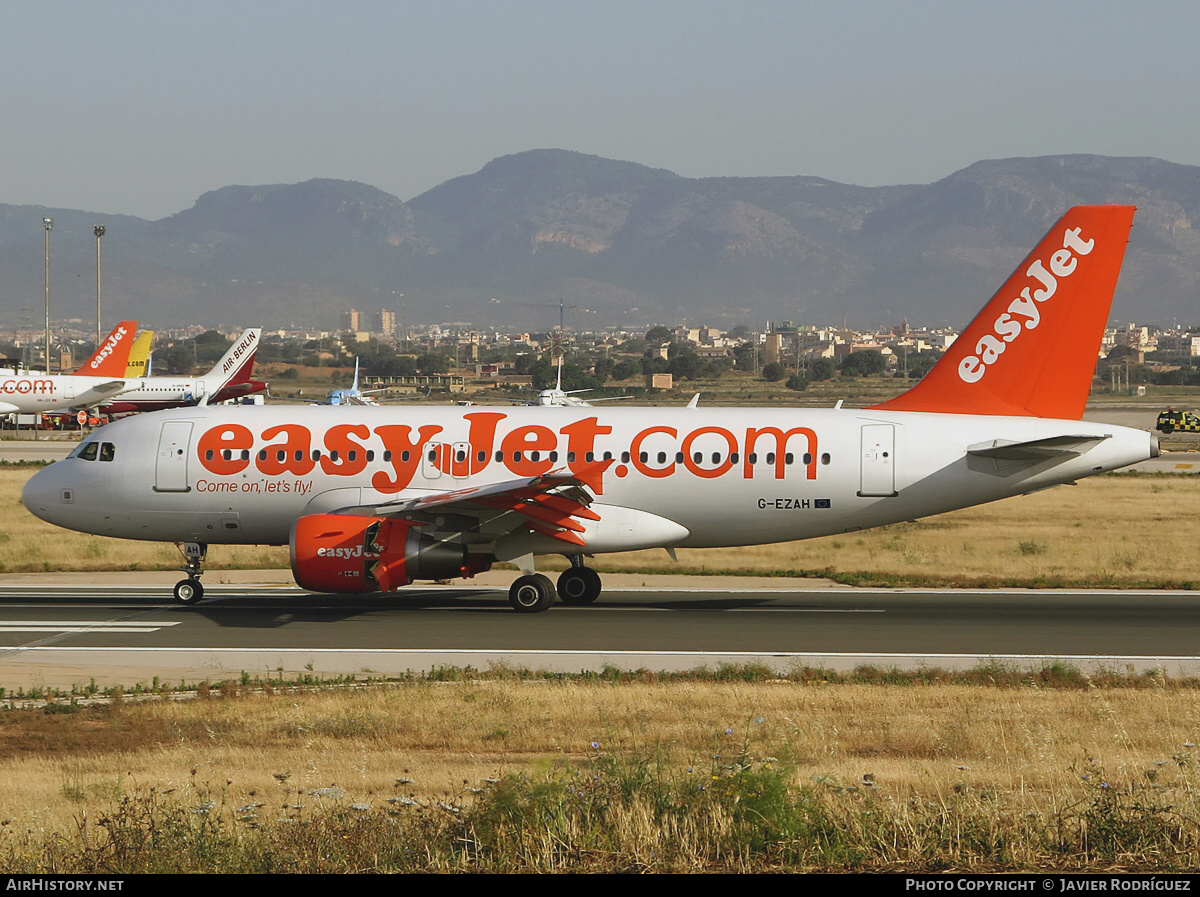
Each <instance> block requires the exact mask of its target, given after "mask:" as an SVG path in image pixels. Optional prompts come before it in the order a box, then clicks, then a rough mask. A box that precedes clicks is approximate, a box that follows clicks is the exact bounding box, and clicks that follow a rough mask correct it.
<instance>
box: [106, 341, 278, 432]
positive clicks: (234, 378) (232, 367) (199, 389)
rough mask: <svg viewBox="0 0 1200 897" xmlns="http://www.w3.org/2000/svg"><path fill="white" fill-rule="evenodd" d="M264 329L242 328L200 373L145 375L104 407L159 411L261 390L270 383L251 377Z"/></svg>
mask: <svg viewBox="0 0 1200 897" xmlns="http://www.w3.org/2000/svg"><path fill="white" fill-rule="evenodd" d="M261 333H262V331H261V330H259V329H257V328H251V329H250V330H246V331H243V332H242V335H241V336H239V337H238V338H237V339H235V340H234V341H233V345H231V346H230V347H229V351H228V352H226V353H225V355H224V357H222V358H221V360H220V361H218V362H217V363H216V364H215V365H213V367H212V370H210V371H209V372H208V373H207V374H204V375H203V376H201V377H145V378H143V379H142V380H141V386H139V387H138V388H137V389H132V390H129V391H128V392H124V393H122V394H121V396H120V398H118V399H116V400H115V401H112V402H106V403H105V404H104V407H103V408H102V409H101V410H103V411H104V412H106V413H108V414H125V413H127V412H133V411H159V410H162V409H165V408H180V407H185V406H190V405H197V404H201V405H203V404H216V403H217V402H224V401H225V400H226V399H240V398H241V397H242V396H247V395H250V394H251V393H255V392H262V391H263V390H265V389H266V388H267V384H266V383H264V382H263V381H262V380H251V379H250V376H251V374H253V372H254V355H255V353H256V352H258V337H259V335H260V334H261Z"/></svg>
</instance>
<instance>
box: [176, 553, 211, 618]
mask: <svg viewBox="0 0 1200 897" xmlns="http://www.w3.org/2000/svg"><path fill="white" fill-rule="evenodd" d="M176 546H177V547H178V548H179V550H180V551H181V552H183V558H184V560H185V561H186V562H187V566H186V567H180V569H181V570H182V571H183V572H184V573H186V574H187V575H188V578H187V579H181V580H179V582H177V583H175V600H176V601H178V602H179V603H180V604H195V603H196V602H197V601H199V600H200V599H201V598H203V597H204V586H202V585H200V577H201V576H202V575H203V573H204V570H203V569H202V568H201V564H203V563H204V560H205V558H207V557H208V545H206V544H205V543H203V542H177V543H176Z"/></svg>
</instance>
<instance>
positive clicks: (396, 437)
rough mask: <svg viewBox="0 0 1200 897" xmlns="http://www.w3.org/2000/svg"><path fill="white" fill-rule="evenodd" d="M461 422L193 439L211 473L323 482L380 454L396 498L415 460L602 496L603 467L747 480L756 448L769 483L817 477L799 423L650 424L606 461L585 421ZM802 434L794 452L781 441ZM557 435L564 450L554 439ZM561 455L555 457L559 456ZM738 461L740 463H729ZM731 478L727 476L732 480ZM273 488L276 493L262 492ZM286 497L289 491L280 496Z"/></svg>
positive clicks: (379, 484) (596, 425)
mask: <svg viewBox="0 0 1200 897" xmlns="http://www.w3.org/2000/svg"><path fill="white" fill-rule="evenodd" d="M463 420H464V421H466V422H467V423H468V424H469V430H468V432H467V434H466V439H465V440H462V441H460V439H461V437H458V436H455V437H454V438H453V439H451V438H450V437H449V436H446V435H442V436H441V439H440V440H435V437H438V436H439V434H442V433H443V428H442V427H441V426H440V425H438V424H425V425H420V426H416V427H414V426H410V425H409V424H384V425H382V426H377V427H374V428H370V427H368V426H367V425H366V424H338V425H336V426H333V427H329V428H328V429H326V430H323V431H322V430H318V431H317V432H315V433H314V432H313V430H311V429H309V427H307V426H305V425H304V424H278V425H276V426H272V427H267V428H265V429H263V430H261V431H260V432H259V433H258V434H257V436H256V435H255V433H254V431H253V430H251V428H250V427H247V426H244V425H242V424H220V425H218V426H214V427H212V428H210V429H209V430H206V431H205V432H204V433H203V434H202V435H201V436H200V438H199V439H198V440H197V441H196V454H197V457H198V460H199V462H200V464H201V466H203V467H204V469H205V470H207V471H208V472H209V473H212V474H215V475H217V476H235V475H237V474H239V473H242V472H243V471H245V470H246V469H248V468H249V467H250V466H251V465H253V466H254V468H255V469H257V471H258V472H259V473H261V474H263V475H264V476H267V477H283V476H292V477H305V476H308V475H309V474H311V473H312V472H313V471H314V470H315V469H316V468H317V467H318V466H319V467H320V469H321V472H323V473H324V474H326V475H328V476H343V477H351V476H356V475H359V474H362V473H363V472H364V471H365V470H366V469H367V465H368V463H369V460H368V455H367V452H368V451H371V452H372V453H375V452H378V451H379V450H380V449H381V448H382V450H383V452H384V455H383V459H384V461H385V462H386V463H387V464H388V465H390V470H387V469H384V470H377V471H375V473H373V474H372V475H371V486H372V487H373V488H374V489H375V490H376V491H378V492H382V493H387V494H390V493H396V492H399V491H401V490H402V489H404V488H406V487H407V486H408V485H409V483H411V482H412V480H413V477H414V476H416V473H417V470H418V469H419V468H420V467H421V465H422V463H423V462H424V463H428V464H432V466H433V467H435V468H436V469H437V471H439V473H440V474H448V475H450V476H453V477H456V478H460V479H461V478H465V477H468V476H474V475H476V474H481V473H483V472H484V471H485V470H487V469H488V467H490V466H491V465H492V464H496V465H497V466H503V467H504V468H506V469H507V470H508V471H509V472H511V473H512V474H513V475H515V476H518V477H535V476H541V475H543V474H547V473H550V472H551V471H552V470H561V469H562V468H563V466H564V465H563V461H564V460H565V462H566V465H565V466H566V467H567V469H569V470H570V472H571V474H572V475H573V476H575V477H577V478H578V479H579V480H580V481H581V482H583V483H584V484H585V485H587V486H588V487H589V488H590V489H592V491H593V492H595V493H596V494H597V495H600V494H603V492H604V477H605V474H606V473H607V472H608V471H609V469H610V468H611V470H612V474H613V475H615V476H617V477H625V476H628V475H629V474H630V473H631V472H636V473H638V474H641V475H642V476H646V477H651V478H654V479H658V478H662V477H669V476H672V475H674V474H675V473H676V472H677V471H678V470H679V468H681V467H682V468H684V469H686V470H687V471H688V472H689V473H691V474H692V475H694V476H698V477H702V478H705V479H713V478H716V477H721V476H724V475H726V474H728V473H730V472H731V471H734V470H735V469H736V468H737V467H739V466H740V468H741V474H742V477H743V478H745V479H752V478H753V477H754V469H755V466H754V461H755V458H756V454H755V453H756V452H764V453H766V455H765V457H766V460H767V463H768V466H770V467H772V468H773V470H774V475H775V479H783V478H784V475H785V472H786V463H787V460H786V459H787V458H788V457H789V456H790V457H792V458H802V460H803V464H802V466H803V468H804V476H805V478H806V479H809V480H815V479H816V478H817V434H816V433H815V432H814V431H813V430H811V429H810V428H808V427H793V428H792V429H790V430H781V429H779V428H778V427H746V428H745V431H744V432H742V431H741V430H740V428H739V431H738V432H734V431H733V430H731V429H728V428H726V427H718V426H707V427H698V428H696V429H694V430H690V431H687V432H683V433H681V432H680V431H679V430H677V429H676V428H675V427H669V426H653V427H647V428H646V429H644V430H641V431H639V432H638V433H636V434H635V435H634V436H633V438H632V439H631V440H630V441H629V446H628V449H627V450H625V451H621V452H620V453H619V455H614V453H612V452H611V451H609V452H601V451H600V450H599V449H598V448H597V445H596V440H597V439H598V438H602V437H605V436H609V435H610V434H611V433H612V427H609V426H606V425H604V424H601V423H600V422H599V420H598V419H597V418H595V417H587V418H583V419H582V420H577V421H574V422H572V423H569V424H566V425H564V426H561V427H559V428H558V429H557V430H555V429H553V428H551V427H547V426H542V425H540V424H525V425H522V426H513V425H512V422H511V421H510V422H509V424H508V426H507V427H503V428H502V427H501V424H503V423H504V422H505V421H508V420H509V415H508V414H505V413H501V412H473V413H470V414H464V415H463ZM793 436H797V437H802V442H803V448H802V451H795V450H796V449H799V448H800V446H799V445H797V446H793V447H791V448H792V449H793V452H794V453H793V452H789V442H790V440H791V439H792V437H793ZM564 439H565V442H566V445H565V446H563V445H562V444H561V443H562V442H563V440H564ZM564 451H565V455H566V457H565V459H564V458H562V457H561V455H560V453H562V452H564ZM739 461H740V462H741V463H740V465H739ZM734 475H736V474H734ZM272 491H283V490H272ZM289 491H296V490H289Z"/></svg>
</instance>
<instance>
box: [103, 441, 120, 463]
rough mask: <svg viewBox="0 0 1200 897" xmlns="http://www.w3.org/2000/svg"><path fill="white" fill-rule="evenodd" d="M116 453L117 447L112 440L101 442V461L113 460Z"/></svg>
mask: <svg viewBox="0 0 1200 897" xmlns="http://www.w3.org/2000/svg"><path fill="white" fill-rule="evenodd" d="M114 454H116V449H115V448H113V444H112V443H111V442H102V443H100V460H101V461H111V460H112V459H113V455H114Z"/></svg>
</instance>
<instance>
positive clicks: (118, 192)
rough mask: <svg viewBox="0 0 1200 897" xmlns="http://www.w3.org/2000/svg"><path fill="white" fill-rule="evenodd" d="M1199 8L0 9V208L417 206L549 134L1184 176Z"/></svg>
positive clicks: (891, 167) (941, 167)
mask: <svg viewBox="0 0 1200 897" xmlns="http://www.w3.org/2000/svg"><path fill="white" fill-rule="evenodd" d="M1197 46H1200V3H1196V2H1194V0H1190V2H1189V0H1180V2H1154V0H1147V2H1142V3H1130V2H1127V0H1121V2H1117V0H1091V2H1074V0H1071V2H1049V0H1038V2H1005V0H989V2H987V3H982V2H963V0H956V2H943V0H905V2H898V0H897V2H856V0H836V2H799V0H793V2H776V0H757V2H755V0H738V2H707V0H692V2H678V0H636V2H626V0H603V2H591V0H559V2H540V0H538V2H535V0H490V2H482V0H457V2H455V0H438V2H433V0H428V2H411V0H409V2H401V0H392V2H382V0H380V2H369V0H338V2H301V0H287V2H263V0H238V2H224V0H204V2H195V0H192V2H186V3H185V2H172V0H151V2H138V0H86V2H83V0H56V2H40V3H34V2H27V0H7V2H0V202H8V203H29V204H36V205H46V206H52V207H66V208H77V209H86V210H89V211H97V212H107V213H110V214H115V213H127V214H133V215H140V216H143V217H148V218H159V217H162V216H165V215H169V214H172V213H174V212H177V211H180V210H182V209H185V208H188V207H189V206H191V205H192V204H193V203H194V202H195V200H196V198H197V197H198V196H199V195H200V194H201V193H203V192H205V191H207V190H213V189H216V188H218V187H223V186H226V185H228V184H271V183H292V182H296V181H303V180H307V179H309V178H313V177H331V178H344V179H348V180H355V181H363V182H365V183H368V184H371V185H373V186H376V187H379V188H381V189H383V190H386V191H388V192H389V193H394V194H396V195H397V196H399V197H400V198H402V199H406V200H407V199H411V198H412V197H414V196H416V195H418V194H420V193H422V192H424V191H425V190H428V189H429V188H431V187H434V186H436V185H437V184H439V183H441V182H442V181H444V180H447V179H449V178H451V177H455V176H457V175H460V174H469V173H471V172H474V171H477V170H478V169H479V168H481V167H482V166H483V165H484V164H486V163H487V162H488V161H489V160H490V159H493V158H495V157H496V156H501V155H505V154H508V153H515V152H520V151H522V150H527V149H537V148H543V147H558V148H562V149H571V150H578V151H581V152H585V153H593V154H596V155H600V156H607V157H609V158H614V159H625V160H629V161H632V162H639V163H642V164H644V165H650V166H653V167H658V168H668V169H670V170H672V171H674V172H677V173H678V174H682V175H686V176H689V177H699V176H707V175H796V174H804V175H817V176H820V177H826V178H831V179H833V180H837V181H844V182H847V183H855V184H864V185H879V184H898V183H928V182H930V181H934V180H937V179H938V178H941V177H944V176H946V175H948V174H950V173H951V172H953V171H956V170H957V169H960V168H963V167H965V166H966V165H969V164H970V163H972V162H975V161H977V160H979V159H988V158H1001V157H1007V156H1036V155H1046V154H1052V153H1100V154H1104V155H1132V156H1156V157H1159V158H1163V159H1168V160H1171V161H1174V162H1182V163H1187V164H1192V165H1197V164H1200V115H1198V114H1197V109H1198V108H1200V52H1197V49H1196V48H1197Z"/></svg>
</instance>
